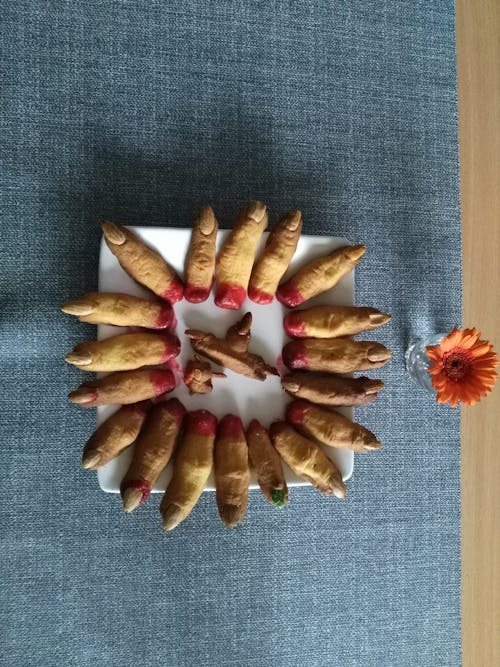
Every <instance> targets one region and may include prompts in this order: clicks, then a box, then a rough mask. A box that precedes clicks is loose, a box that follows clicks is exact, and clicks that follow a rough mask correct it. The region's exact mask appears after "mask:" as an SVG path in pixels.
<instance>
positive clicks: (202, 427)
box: [186, 410, 217, 435]
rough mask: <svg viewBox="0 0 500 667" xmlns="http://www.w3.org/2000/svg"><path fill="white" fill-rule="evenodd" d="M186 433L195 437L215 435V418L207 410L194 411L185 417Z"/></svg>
mask: <svg viewBox="0 0 500 667" xmlns="http://www.w3.org/2000/svg"><path fill="white" fill-rule="evenodd" d="M186 422H187V423H186V431H189V433H194V434H196V435H215V432H216V430H217V418H216V417H214V415H213V414H212V413H211V412H209V411H208V410H194V411H193V412H188V413H187V415H186Z"/></svg>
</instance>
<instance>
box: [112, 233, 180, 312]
mask: <svg viewBox="0 0 500 667" xmlns="http://www.w3.org/2000/svg"><path fill="white" fill-rule="evenodd" d="M102 230H103V232H104V238H105V239H106V244H107V246H108V248H109V249H110V250H111V252H112V253H113V255H114V256H115V257H116V259H117V260H118V262H119V263H120V266H121V267H122V268H123V270H124V271H126V272H127V273H128V274H129V276H131V277H132V278H133V279H134V280H136V281H137V282H138V283H140V284H141V285H144V287H147V288H148V289H149V290H151V291H152V292H154V293H155V294H157V295H158V296H160V297H161V298H162V299H166V300H167V301H169V302H170V303H175V302H176V301H180V300H181V299H182V295H183V293H184V285H183V284H182V281H181V279H180V278H179V276H178V275H177V273H176V272H175V271H174V269H173V268H172V267H171V266H169V264H167V262H166V261H165V260H164V259H163V257H162V256H161V255H160V254H159V253H158V252H156V250H153V249H152V248H150V247H149V246H147V245H146V244H145V243H143V242H142V241H141V240H140V239H139V238H138V237H137V236H136V235H135V234H134V233H133V232H131V231H130V230H129V229H126V228H125V227H122V226H121V225H117V224H116V223H114V222H103V223H102Z"/></svg>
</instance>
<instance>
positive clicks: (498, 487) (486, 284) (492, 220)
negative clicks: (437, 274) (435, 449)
mask: <svg viewBox="0 0 500 667" xmlns="http://www.w3.org/2000/svg"><path fill="white" fill-rule="evenodd" d="M456 8H457V61H458V93H459V132H460V164H461V166H460V171H461V192H462V229H463V289H464V291H463V306H464V316H463V323H464V325H466V326H475V327H477V328H478V329H480V330H481V332H482V334H483V337H485V338H488V339H489V340H491V341H492V342H493V344H494V345H495V349H496V350H497V352H498V351H500V0H457V5H456ZM462 576H463V583H462V636H463V665H464V666H465V667H469V666H470V667H498V665H500V384H499V385H498V386H497V387H496V388H495V389H494V391H493V394H492V395H491V396H490V397H488V398H487V399H485V400H484V401H482V402H481V403H480V404H479V405H478V406H474V407H472V408H465V409H464V410H463V411H462Z"/></svg>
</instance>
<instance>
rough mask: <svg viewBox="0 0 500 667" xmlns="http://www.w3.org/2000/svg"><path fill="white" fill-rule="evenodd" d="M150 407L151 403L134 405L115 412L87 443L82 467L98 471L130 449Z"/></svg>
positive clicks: (144, 402) (125, 406) (145, 402)
mask: <svg viewBox="0 0 500 667" xmlns="http://www.w3.org/2000/svg"><path fill="white" fill-rule="evenodd" d="M149 405H150V404H149V401H143V402H142V403H132V404H131V405H124V406H123V407H121V408H119V409H118V410H117V411H116V412H113V414H112V415H111V417H108V419H106V421H104V422H103V423H102V424H101V425H100V426H99V428H98V429H97V430H96V431H95V432H94V433H93V434H92V435H91V436H90V438H89V440H88V441H87V444H86V445H85V447H84V450H83V455H82V466H83V467H84V468H86V469H87V470H97V468H100V467H101V466H103V465H106V463H109V461H111V460H112V459H114V458H115V457H116V456H118V454H120V453H121V452H122V451H123V450H124V449H126V448H127V447H129V446H130V445H131V444H132V443H133V442H134V441H135V439H136V438H137V436H138V435H139V431H140V430H141V427H142V425H143V423H144V420H145V419H146V415H147V412H148V408H149Z"/></svg>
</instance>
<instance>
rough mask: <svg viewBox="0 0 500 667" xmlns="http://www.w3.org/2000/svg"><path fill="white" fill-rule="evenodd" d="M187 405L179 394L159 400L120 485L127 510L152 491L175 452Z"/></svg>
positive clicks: (131, 509) (143, 429)
mask: <svg viewBox="0 0 500 667" xmlns="http://www.w3.org/2000/svg"><path fill="white" fill-rule="evenodd" d="M184 413H185V410H184V407H183V405H182V403H181V402H180V401H179V400H178V399H177V398H171V399H170V400H168V401H161V402H160V403H157V404H156V405H155V406H154V407H153V408H152V409H151V411H150V413H149V415H148V416H147V419H146V422H145V424H144V426H143V427H142V430H141V432H140V434H139V436H138V438H137V440H136V443H135V447H134V456H133V458H132V461H131V463H130V466H129V468H128V470H127V473H126V474H125V477H124V478H123V481H122V483H121V486H120V493H121V496H122V499H123V509H124V510H125V512H132V511H133V510H134V509H135V508H136V507H138V506H139V505H140V504H141V503H143V502H144V501H145V500H146V498H147V497H148V496H149V494H150V493H151V489H152V488H153V486H154V484H155V482H156V481H157V479H158V477H159V476H160V474H161V472H162V470H163V469H164V468H165V467H166V466H167V465H168V463H169V461H170V458H171V457H172V454H173V453H174V449H175V446H176V444H177V438H178V436H179V433H180V430H181V427H182V420H183V418H184Z"/></svg>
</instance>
